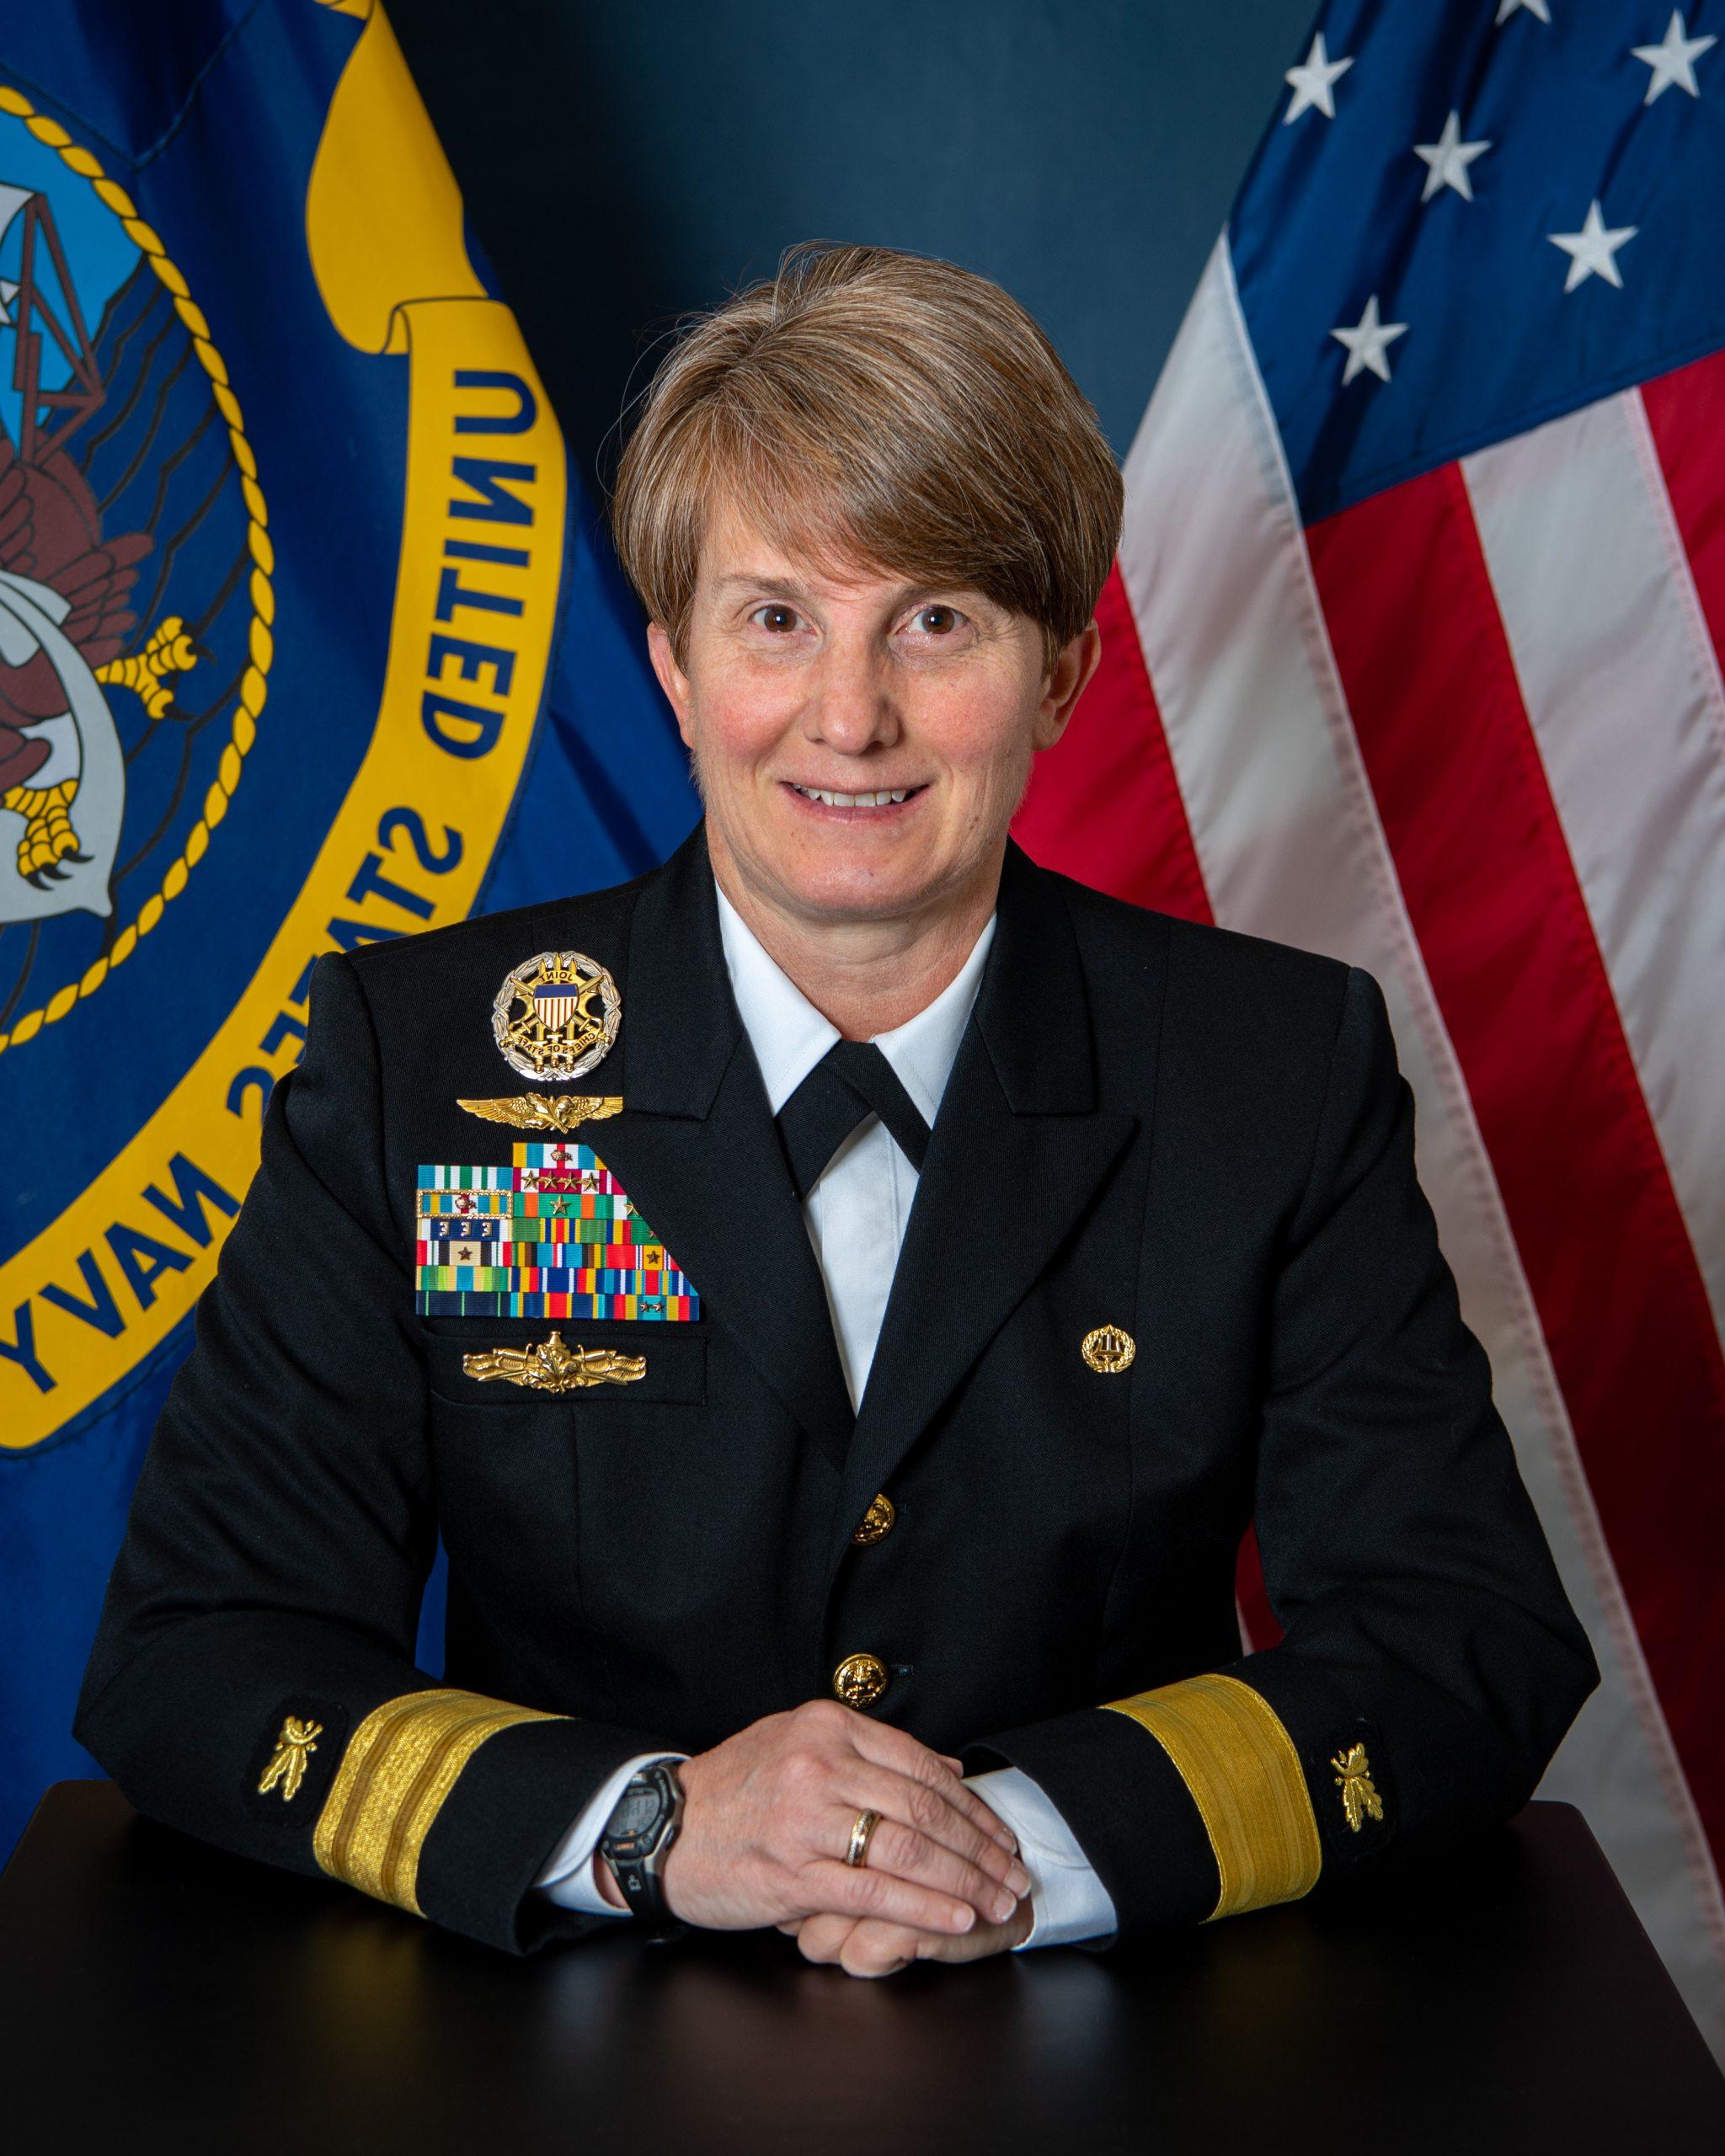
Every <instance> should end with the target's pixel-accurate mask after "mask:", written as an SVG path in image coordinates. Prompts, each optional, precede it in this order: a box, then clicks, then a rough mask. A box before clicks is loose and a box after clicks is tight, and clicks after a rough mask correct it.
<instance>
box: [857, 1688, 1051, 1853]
mask: <svg viewBox="0 0 1725 2156" xmlns="http://www.w3.org/2000/svg"><path fill="white" fill-rule="evenodd" d="M850 1722H851V1724H853V1725H854V1726H852V1727H851V1732H850V1733H851V1742H852V1744H853V1745H854V1747H855V1748H856V1749H857V1752H858V1753H860V1754H861V1755H862V1757H863V1758H865V1759H868V1760H872V1761H873V1764H875V1765H876V1766H879V1767H889V1768H890V1769H892V1770H893V1772H894V1773H895V1774H903V1775H904V1776H905V1779H906V1780H910V1781H913V1782H926V1783H927V1785H928V1786H929V1787H930V1788H931V1789H936V1790H939V1791H940V1793H941V1795H942V1796H944V1797H945V1798H946V1799H947V1801H948V1803H950V1804H953V1805H955V1806H957V1807H958V1809H959V1811H960V1812H963V1813H964V1817H966V1818H967V1819H969V1821H971V1822H972V1823H973V1824H974V1825H975V1826H977V1827H979V1828H980V1829H981V1830H982V1832H983V1833H985V1834H986V1835H988V1836H989V1837H990V1838H991V1840H994V1841H996V1842H999V1843H1000V1844H1001V1845H1002V1846H1003V1847H1004V1848H1007V1849H1010V1850H1012V1853H1013V1854H1014V1855H1016V1854H1017V1849H1018V1843H1017V1837H1016V1836H1015V1835H1014V1833H1012V1828H1010V1827H1008V1826H1007V1823H1006V1822H1005V1821H1004V1820H1003V1819H1001V1817H999V1816H998V1815H997V1814H996V1813H995V1812H991V1811H990V1810H989V1808H988V1806H986V1805H985V1803H984V1802H983V1801H982V1799H981V1798H980V1796H977V1795H976V1793H975V1790H969V1789H966V1788H965V1786H964V1783H963V1781H962V1780H960V1779H959V1776H958V1775H957V1774H954V1773H953V1770H952V1769H951V1768H950V1767H948V1764H947V1763H946V1761H945V1760H944V1759H943V1758H942V1757H941V1755H940V1753H938V1752H931V1751H930V1750H929V1748H928V1747H927V1745H926V1744H919V1743H918V1742H917V1741H916V1738H915V1737H912V1736H911V1734H910V1732H908V1731H907V1730H902V1729H895V1728H894V1727H893V1726H892V1724H891V1723H890V1722H885V1721H869V1720H868V1716H866V1715H858V1714H853V1715H852V1716H851V1717H850ZM875 1808H876V1809H877V1810H879V1806H876V1807H875Z"/></svg>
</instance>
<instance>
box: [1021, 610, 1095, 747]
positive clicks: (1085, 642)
mask: <svg viewBox="0 0 1725 2156" xmlns="http://www.w3.org/2000/svg"><path fill="white" fill-rule="evenodd" d="M1101 663H1102V631H1101V629H1100V628H1098V627H1097V623H1096V621H1095V619H1094V617H1092V619H1091V620H1090V621H1088V622H1086V623H1085V625H1084V627H1082V628H1081V630H1080V631H1079V632H1078V633H1077V635H1076V637H1074V638H1073V639H1072V641H1071V643H1069V644H1068V645H1066V647H1065V649H1064V650H1063V651H1062V652H1061V654H1060V657H1059V658H1058V659H1056V660H1055V664H1054V670H1053V671H1052V672H1051V673H1049V674H1048V675H1044V681H1043V692H1042V702H1041V703H1040V705H1039V707H1038V708H1037V713H1036V726H1035V728H1034V731H1033V734H1032V737H1031V745H1032V747H1033V748H1036V749H1051V748H1053V746H1054V744H1055V742H1056V741H1058V740H1059V739H1060V736H1061V735H1062V734H1064V733H1065V730H1066V722H1067V721H1068V720H1069V719H1070V718H1071V716H1072V713H1073V712H1074V710H1075V709H1076V707H1077V703H1078V699H1079V697H1080V696H1082V695H1083V693H1084V691H1085V690H1086V688H1087V686H1089V682H1090V677H1091V675H1092V674H1094V673H1095V671H1096V670H1097V666H1098V665H1099V664H1101Z"/></svg>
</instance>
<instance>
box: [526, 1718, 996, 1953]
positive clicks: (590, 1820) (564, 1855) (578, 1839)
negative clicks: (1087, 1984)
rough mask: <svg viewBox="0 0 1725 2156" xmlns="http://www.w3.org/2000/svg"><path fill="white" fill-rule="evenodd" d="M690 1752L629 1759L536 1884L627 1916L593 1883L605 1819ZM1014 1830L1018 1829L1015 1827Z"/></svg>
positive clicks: (592, 1800)
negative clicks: (635, 1787)
mask: <svg viewBox="0 0 1725 2156" xmlns="http://www.w3.org/2000/svg"><path fill="white" fill-rule="evenodd" d="M688 1756H689V1755H688V1753H686V1752H643V1753H638V1755H637V1756H636V1757H635V1758H633V1759H626V1760H625V1761H624V1762H623V1764H622V1766H620V1767H619V1768H618V1769H617V1772H616V1773H615V1774H612V1775H611V1776H610V1778H609V1779H608V1780H605V1781H603V1782H601V1784H600V1785H599V1787H598V1788H597V1789H596V1790H594V1792H593V1794H592V1796H590V1797H589V1798H588V1800H587V1801H586V1803H585V1805H584V1806H582V1808H581V1812H580V1816H579V1817H578V1818H577V1819H576V1821H575V1823H574V1826H573V1827H571V1828H569V1832H568V1833H566V1834H565V1835H564V1836H563V1839H562V1840H561V1841H560V1842H559V1843H558V1845H557V1847H556V1848H555V1849H553V1851H552V1852H551V1854H550V1855H549V1856H548V1857H547V1859H546V1861H545V1865H544V1868H543V1869H542V1870H541V1872H540V1874H539V1876H538V1877H537V1879H536V1880H535V1881H533V1884H534V1885H535V1886H536V1887H539V1888H541V1889H542V1891H543V1892H546V1893H547V1894H548V1895H549V1896H550V1897H551V1898H552V1900H553V1902H555V1903H557V1905H558V1908H563V1909H579V1910H580V1911H581V1912H582V1913H584V1914H585V1915H587V1916H594V1917H626V1916H627V1915H628V1910H627V1909H614V1908H612V1907H611V1903H609V1902H607V1901H606V1898H605V1897H604V1896H603V1895H602V1894H601V1892H600V1891H599V1889H598V1888H597V1887H595V1885H594V1884H593V1852H594V1850H595V1849H597V1848H598V1846H599V1837H600V1836H601V1834H602V1833H604V1832H605V1822H606V1820H607V1819H609V1818H610V1817H611V1813H612V1812H614V1811H615V1810H616V1809H617V1800H618V1798H619V1797H620V1796H622V1793H623V1791H624V1790H625V1789H627V1788H628V1784H629V1777H630V1776H631V1775H632V1774H635V1773H636V1772H637V1771H638V1769H641V1768H643V1767H650V1766H651V1765H652V1764H653V1762H654V1760H655V1759H686V1758H688ZM1013 1831H1014V1833H1016V1832H1017V1828H1014V1829H1013Z"/></svg>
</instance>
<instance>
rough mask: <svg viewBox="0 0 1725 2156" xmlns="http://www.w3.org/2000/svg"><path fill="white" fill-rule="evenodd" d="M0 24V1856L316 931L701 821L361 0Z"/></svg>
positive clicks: (452, 898)
mask: <svg viewBox="0 0 1725 2156" xmlns="http://www.w3.org/2000/svg"><path fill="white" fill-rule="evenodd" d="M4 39H5V49H4V50H0V1118H3V1123H4V1127H5V1128H6V1129H8V1131H10V1132H11V1134H12V1139H11V1142H10V1144H9V1145H8V1166H9V1173H8V1175H7V1176H6V1177H5V1178H4V1183H3V1187H0V1266H3V1271H4V1278H3V1281H0V1625H3V1645H0V1724H3V1727H4V1732H5V1741H4V1742H3V1744H0V1854H3V1853H4V1852H5V1850H6V1849H8V1848H9V1847H10V1846H11V1844H12V1841H13V1838H15V1835H16V1833H17V1832H18V1830H19V1828H20V1827H21V1826H22V1824H23V1822H24V1818H25V1817H26V1816H27V1815H28V1812H29V1807H30V1806H31V1804H32V1803H33V1802H34V1801H35V1797H36V1796H37V1795H38V1794H39V1792H40V1790H41V1789H42V1788H43V1787H44V1786H45V1785H46V1784H47V1783H48V1782H50V1781H52V1780H56V1779H58V1778H62V1777H64V1776H67V1775H75V1774H82V1773H88V1772H91V1771H93V1763H91V1762H90V1761H89V1760H88V1758H87V1756H86V1755H85V1754H84V1753H82V1752H81V1751H80V1750H79V1749H78V1748H77V1746H75V1745H74V1744H73V1742H72V1738H71V1737H70V1735H69V1734H68V1731H67V1725H68V1723H69V1721H70V1719H71V1715H72V1701H73V1699H74V1696H75V1694H76V1690H77V1683H78V1679H79V1677H80V1675H81V1673H82V1670H83V1663H84V1660H85V1657H86V1655H87V1653H88V1646H89V1641H90V1637H91V1635H92V1632H93V1629H94V1626H95V1622H96V1617H97V1613H98V1609H99V1602H100V1598H101V1593H102V1588H103V1585H104V1581H105V1579H106V1576H107V1572H108V1570H109V1566H110V1564H111V1563H112V1561H113V1557H114V1554H115V1550H116V1549H117V1548H118V1546H119V1543H120V1534H121V1531H122V1528H123V1525H124V1520H125V1514H126V1504H127V1502H128V1499H129V1497H130V1495H131V1486H132V1483H133V1481H134V1478H135V1476H136V1470H137V1467H138V1464H139V1461H140V1459H141V1457H142V1452H143V1449H144V1446H145V1444H146V1443H147V1439H148V1437H149V1434H150V1431H151V1428H152V1423H153V1422H154V1419H155V1416H156V1413H157V1411H158V1407H159V1406H160V1404H161V1401H162V1398H163V1394H164V1392H165V1390H166V1389H167V1385H168V1380H169V1379H170V1378H171V1376H172V1374H173V1373H174V1369H175V1367H176V1365H177V1364H178V1362H179V1359H180V1358H181V1356H182V1355H183V1353H184V1350H185V1348H186V1347H187V1345H188V1344H189V1337H190V1325H189V1322H188V1314H189V1313H190V1310H191V1308H192V1305H193V1303H194V1302H195V1299H196V1298H197V1295H198V1294H199V1292H200V1289H202V1288H203V1287H204V1285H205V1284H206V1282H207V1281H208V1280H209V1279H210V1278H211V1273H213V1271H214V1267H215V1263H216V1252H217V1250H218V1248H219V1246H220V1245H221V1242H222V1236H223V1234H224V1232H225V1230H226V1229H227V1226H228V1225H229V1223H230V1222H231V1221H232V1218H233V1216H234V1214H236V1212H237V1211H238V1207H239V1203H240V1200H241V1198H242V1197H243V1194H244V1192H245V1189H246V1185H247V1182H248V1178H249V1177H250V1175H251V1173H252V1171H253V1167H254V1163H255V1161H256V1157H257V1148H258V1139H259V1122H260V1118H261V1117H262V1113H263V1110H264V1103H265V1102H266V1101H267V1099H268V1097H269V1095H270V1088H271V1087H272V1086H273V1085H274V1084H275V1081H276V1079H277V1078H279V1077H280V1075H282V1074H283V1073H284V1072H285V1071H286V1070H289V1069H290V1068H291V1066H292V1065H293V1063H294V1061H295V1059H296V1054H297V1053H298V1049H299V1046H300V1043H301V1042H302V1039H303V1038H304V1032H305V1025H306V1017H307V982H308V979H309V976H310V974H311V969H312V963H313V961H314V960H315V958H317V957H318V954H319V953H323V952H324V951H328V950H331V949H336V948H339V949H344V950H349V949H351V948H353V947H354V946H355V944H358V943H361V942H375V941H377V940H378V939H379V938H382V937H397V936H405V935H412V934H414V932H416V931H419V930H420V929H423V928H427V927H430V926H437V925H441V924H442V923H445V922H447V921H455V920H458V919H460V918H461V917H462V915H466V914H467V913H469V912H470V911H473V910H475V909H477V908H480V907H484V908H487V909H489V908H494V907H499V906H506V905H519V904H525V903H526V902H528V901H530V900H531V899H537V898H542V897H548V896H551V895H553V894H558V893H561V892H567V891H578V890H581V889H591V888H595V887H598V886H601V885H604V884H606V883H615V882H617V881H619V880H621V879H622V878H626V877H628V876H631V875H633V874H635V873H638V871H640V870H642V869H644V868H645V867H649V866H651V865H652V864H653V863H654V862H656V861H657V860H659V859H660V858H661V857H662V856H663V855H664V854H665V852H667V851H669V850H670V847H671V846H672V845H674V844H675V843H676V841H677V840H678V839H679V838H681V836H682V835H683V834H684V832H685V831H686V830H687V829H688V827H689V825H690V824H691V823H692V820H693V818H694V814H695V802H694V798H693V795H692V792H691V789H690V787H689V784H688V779H687V774H686V761H685V758H684V755H683V752H682V750H681V744H680V743H679V741H678V739H677V737H676V729H675V728H674V726H673V725H672V723H671V722H670V717H669V713H668V712H666V710H665V707H664V705H663V703H662V701H661V699H660V696H659V692H658V690H657V687H656V685H655V684H654V681H653V680H652V676H651V674H650V671H649V670H648V668H647V666H646V664H645V659H644V654H643V653H642V650H641V641H640V635H639V619H638V612H637V611H636V609H635V607H634V602H633V600H632V599H631V598H630V597H629V596H628V593H627V591H626V590H625V589H624V587H623V586H622V583H621V580H620V579H619V578H618V577H617V573H616V570H615V567H614V565H613V564H612V563H611V561H610V558H609V556H608V555H607V554H606V552H604V550H603V542H602V541H600V540H598V539H596V538H595V533H594V527H593V522H592V518H591V515H590V512H588V511H586V510H585V509H584V505H583V504H582V502H581V500H580V498H579V488H578V485H577V483H576V480H575V478H574V476H573V474H572V472H571V471H570V469H569V462H568V459H567V457H566V455H565V451H564V446H563V440H562V439H561V437H560V435H559V434H558V427H557V423H556V419H555V418H554V416H553V413H552V411H551V409H550V407H549V406H548V404H547V401H546V398H545V394H544V392H543V389H542V387H541V384H540V382H539V380H538V377H537V375H536V374H535V372H534V369H533V366H532V362H531V360H530V359H529V357H528V355H527V352H526V347H525V346H524V344H523V343H522V341H521V333H520V331H519V330H518V328H516V325H515V320H514V318H513V317H512V316H511V315H510V312H509V310H508V308H507V307H505V306H504V305H502V303H501V302H499V300H498V299H497V298H496V297H495V296H494V293H493V291H492V290H491V287H490V282H489V274H488V272H487V270H486V268H485V265H484V264H483V261H481V260H480V259H478V255H477V253H476V252H475V250H474V248H473V246H472V244H471V243H470V242H469V241H468V239H467V236H466V234H465V232H464V230H463V224H462V203H461V198H460V195H459V194H458V192H457V188H456V185H455V183H454V181H453V179H452V178H451V174H450V173H449V170H448V168H447V166H446V163H445V162H444V159H443V157H442V153H441V150H440V149H439V147H438V144H437V141H436V138H435V136H434V134H433V132H432V130H431V127H430V122H429V121H428V120H427V119H426V117H425V112H424V109H423V108H422V107H421V105H420V104H419V99H418V96H417V94H416V93H415V92H414V88H413V85H412V83H411V80H410V78H409V75H408V72H407V69H406V67H405V66H404V64H403V61H402V58H401V55H400V52H399V50H398V47H397V45H396V43H395V40H394V38H393V35H392V33H391V30H390V27H389V24H388V23H387V20H386V19H385V18H384V15H383V13H382V10H381V9H380V8H378V7H377V5H376V4H375V0H325V4H319V0H263V4H257V0H160V4H158V5H157V6H154V7H152V8H137V7H135V6H131V5H128V4H126V0H108V4H106V5H105V6H104V5H99V4H98V5H86V6H84V7H83V8H81V9H80V10H79V13H78V27H77V32H76V34H73V32H72V29H71V28H70V26H69V24H68V23H67V19H66V18H65V16H64V15H63V14H62V13H61V11H58V10H54V9H41V10H35V11H27V10H21V9H18V10H13V11H11V13H10V19H9V21H8V26H7V28H6V30H5V32H4Z"/></svg>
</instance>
